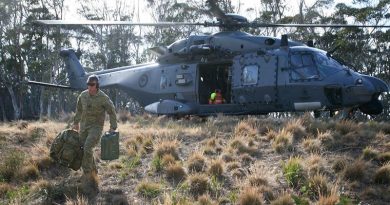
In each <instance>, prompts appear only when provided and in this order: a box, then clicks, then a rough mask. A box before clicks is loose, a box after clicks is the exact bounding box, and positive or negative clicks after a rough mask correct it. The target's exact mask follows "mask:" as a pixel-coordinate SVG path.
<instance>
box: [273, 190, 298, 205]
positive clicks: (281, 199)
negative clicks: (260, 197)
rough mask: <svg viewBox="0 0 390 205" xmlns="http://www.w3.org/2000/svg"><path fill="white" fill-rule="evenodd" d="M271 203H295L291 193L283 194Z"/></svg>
mask: <svg viewBox="0 0 390 205" xmlns="http://www.w3.org/2000/svg"><path fill="white" fill-rule="evenodd" d="M271 205H295V202H294V200H293V198H291V195H290V194H287V193H285V194H283V195H281V196H280V197H278V198H277V199H275V200H273V201H271Z"/></svg>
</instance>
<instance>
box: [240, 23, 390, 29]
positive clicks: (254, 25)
mask: <svg viewBox="0 0 390 205" xmlns="http://www.w3.org/2000/svg"><path fill="white" fill-rule="evenodd" d="M248 26H249V27H260V28H261V27H298V28H312V27H324V28H325V27H328V28H390V25H356V24H272V23H271V24H268V23H256V22H252V23H250V24H248ZM244 27H245V26H244Z"/></svg>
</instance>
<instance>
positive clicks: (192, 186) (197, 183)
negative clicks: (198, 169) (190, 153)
mask: <svg viewBox="0 0 390 205" xmlns="http://www.w3.org/2000/svg"><path fill="white" fill-rule="evenodd" d="M187 180H188V185H189V192H190V193H191V194H192V195H193V196H195V197H198V196H201V195H203V194H205V193H206V192H207V191H208V190H209V182H208V177H207V176H206V175H204V174H198V173H197V174H193V175H190V176H189V177H188V179H187Z"/></svg>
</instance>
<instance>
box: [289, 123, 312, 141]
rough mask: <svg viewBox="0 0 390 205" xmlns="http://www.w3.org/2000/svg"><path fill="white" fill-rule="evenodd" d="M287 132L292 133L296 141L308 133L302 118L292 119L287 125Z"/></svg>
mask: <svg viewBox="0 0 390 205" xmlns="http://www.w3.org/2000/svg"><path fill="white" fill-rule="evenodd" d="M285 130H286V132H289V133H292V136H293V139H294V141H297V140H300V139H302V138H303V137H305V136H306V135H307V133H306V129H305V127H304V126H303V125H302V120H300V119H298V120H291V121H289V122H288V123H287V125H286V126H285Z"/></svg>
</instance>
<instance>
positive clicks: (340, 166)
mask: <svg viewBox="0 0 390 205" xmlns="http://www.w3.org/2000/svg"><path fill="white" fill-rule="evenodd" d="M346 166H347V159H345V158H337V159H336V160H335V161H334V162H333V165H332V169H333V170H334V171H335V172H336V173H339V172H341V171H343V170H344V168H345V167H346Z"/></svg>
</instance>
